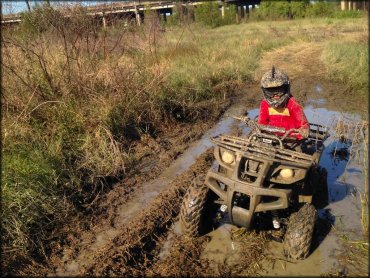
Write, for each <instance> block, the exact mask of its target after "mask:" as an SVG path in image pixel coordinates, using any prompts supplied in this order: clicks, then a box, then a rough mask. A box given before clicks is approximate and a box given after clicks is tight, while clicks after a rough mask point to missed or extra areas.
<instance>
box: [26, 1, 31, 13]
mask: <svg viewBox="0 0 370 278" xmlns="http://www.w3.org/2000/svg"><path fill="white" fill-rule="evenodd" d="M26 4H27V9H28V11H29V12H30V11H31V6H30V1H28V0H26Z"/></svg>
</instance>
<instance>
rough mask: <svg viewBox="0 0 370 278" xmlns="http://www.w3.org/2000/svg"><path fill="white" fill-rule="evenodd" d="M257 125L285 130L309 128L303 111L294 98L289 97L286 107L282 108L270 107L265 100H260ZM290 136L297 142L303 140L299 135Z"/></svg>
mask: <svg viewBox="0 0 370 278" xmlns="http://www.w3.org/2000/svg"><path fill="white" fill-rule="evenodd" d="M258 123H259V124H262V125H271V126H276V127H283V128H285V130H289V129H292V128H294V129H298V128H309V124H308V121H307V118H306V116H305V114H304V112H303V109H302V107H301V106H300V105H299V104H298V102H297V101H296V100H295V99H294V97H290V98H289V100H288V102H287V104H286V106H285V107H282V108H274V107H270V106H269V104H268V103H267V101H266V100H262V102H261V105H260V111H259V117H258ZM290 136H292V137H293V136H294V137H295V138H297V139H298V140H300V139H302V138H303V137H302V136H301V135H300V134H291V135H290Z"/></svg>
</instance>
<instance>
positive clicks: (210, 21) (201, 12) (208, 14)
mask: <svg viewBox="0 0 370 278" xmlns="http://www.w3.org/2000/svg"><path fill="white" fill-rule="evenodd" d="M218 5H219V4H218V3H217V2H206V3H203V4H202V5H198V6H197V7H196V9H195V20H196V21H197V22H200V23H203V24H204V25H207V26H210V27H213V28H215V27H219V26H222V25H227V24H233V23H236V21H235V20H236V16H235V15H236V8H235V5H228V6H225V14H224V18H222V13H221V10H220V9H219V6H218Z"/></svg>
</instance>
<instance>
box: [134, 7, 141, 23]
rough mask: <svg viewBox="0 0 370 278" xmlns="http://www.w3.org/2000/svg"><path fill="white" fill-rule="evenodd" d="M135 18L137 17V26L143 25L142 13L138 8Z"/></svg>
mask: <svg viewBox="0 0 370 278" xmlns="http://www.w3.org/2000/svg"><path fill="white" fill-rule="evenodd" d="M135 18H136V24H137V26H140V25H141V16H140V13H139V12H138V10H136V9H135Z"/></svg>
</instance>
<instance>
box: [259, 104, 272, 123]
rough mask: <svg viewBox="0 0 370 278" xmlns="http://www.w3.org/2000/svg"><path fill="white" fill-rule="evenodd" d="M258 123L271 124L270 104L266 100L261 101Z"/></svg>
mask: <svg viewBox="0 0 370 278" xmlns="http://www.w3.org/2000/svg"><path fill="white" fill-rule="evenodd" d="M258 123H259V124H261V125H268V124H269V112H268V104H267V102H266V101H265V100H263V101H262V102H261V105H260V112H259V115H258Z"/></svg>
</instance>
